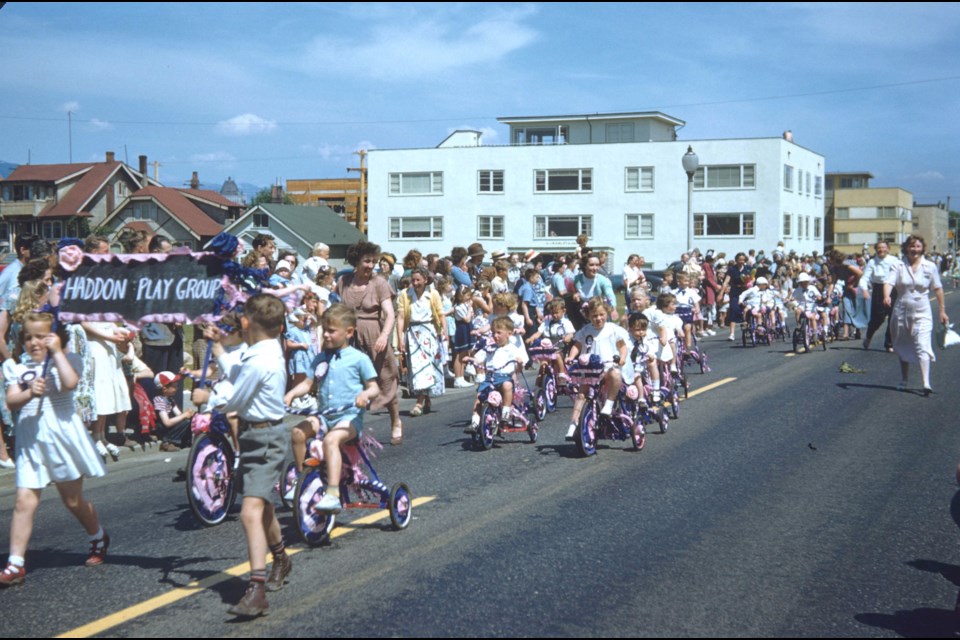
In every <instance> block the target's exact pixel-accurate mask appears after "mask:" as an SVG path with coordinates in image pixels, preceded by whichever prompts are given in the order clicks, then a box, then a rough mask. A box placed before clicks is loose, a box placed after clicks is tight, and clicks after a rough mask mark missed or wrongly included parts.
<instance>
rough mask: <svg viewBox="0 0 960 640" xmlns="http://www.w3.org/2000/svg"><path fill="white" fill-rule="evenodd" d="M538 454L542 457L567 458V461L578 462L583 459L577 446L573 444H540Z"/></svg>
mask: <svg viewBox="0 0 960 640" xmlns="http://www.w3.org/2000/svg"><path fill="white" fill-rule="evenodd" d="M537 452H538V453H539V454H540V455H542V456H557V457H558V458H566V459H567V460H577V459H579V458H582V457H583V456H581V455H580V452H579V451H577V445H575V444H574V443H572V442H567V443H564V444H538V445H537Z"/></svg>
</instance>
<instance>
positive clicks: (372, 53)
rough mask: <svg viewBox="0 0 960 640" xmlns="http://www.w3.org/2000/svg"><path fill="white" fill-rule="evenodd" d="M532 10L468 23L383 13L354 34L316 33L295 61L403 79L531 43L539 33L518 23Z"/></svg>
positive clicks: (316, 69)
mask: <svg viewBox="0 0 960 640" xmlns="http://www.w3.org/2000/svg"><path fill="white" fill-rule="evenodd" d="M533 12H534V10H532V9H527V8H520V9H515V10H509V11H497V12H495V14H494V15H492V16H490V17H487V18H484V19H480V20H479V21H477V20H476V18H475V16H474V14H473V13H472V12H471V13H468V14H467V15H466V17H467V19H469V20H472V21H473V22H471V23H470V24H468V25H464V24H460V23H455V22H454V21H453V20H452V19H451V18H450V17H448V16H447V15H444V14H439V13H438V14H435V15H427V14H426V13H424V12H419V13H418V15H416V16H411V17H409V19H407V20H394V19H392V18H391V17H390V16H384V17H383V19H382V21H381V22H380V23H379V24H378V25H376V26H375V27H374V28H373V31H372V33H369V34H360V35H358V36H356V37H354V38H345V37H339V36H320V37H317V38H316V39H314V40H313V42H312V43H311V44H310V45H309V46H308V47H307V51H306V55H305V56H304V58H303V59H302V60H301V61H300V64H301V66H302V69H303V70H304V71H305V72H307V73H314V74H316V73H325V74H328V73H331V72H339V73H342V74H347V75H357V74H359V75H363V76H373V77H376V78H379V79H381V80H394V81H406V80H410V79H415V78H423V77H430V76H435V75H436V74H440V73H444V72H446V71H451V70H454V69H459V68H463V67H468V66H474V65H478V64H485V63H494V62H496V61H498V60H500V59H501V58H503V57H505V56H506V55H507V54H509V53H511V52H513V51H516V50H517V49H520V48H522V47H525V46H527V45H529V44H530V43H532V42H534V41H535V40H536V39H537V38H538V37H539V34H538V33H537V31H535V30H534V29H532V28H530V27H528V26H526V25H524V24H522V22H523V20H524V19H525V18H527V17H528V16H529V15H531V14H532V13H533Z"/></svg>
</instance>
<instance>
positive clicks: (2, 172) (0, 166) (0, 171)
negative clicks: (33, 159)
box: [0, 160, 20, 179]
mask: <svg viewBox="0 0 960 640" xmlns="http://www.w3.org/2000/svg"><path fill="white" fill-rule="evenodd" d="M19 166H20V165H18V164H13V163H12V162H4V161H3V160H0V178H4V179H6V177H7V176H8V175H10V174H11V173H13V170H14V169H16V168H17V167H19Z"/></svg>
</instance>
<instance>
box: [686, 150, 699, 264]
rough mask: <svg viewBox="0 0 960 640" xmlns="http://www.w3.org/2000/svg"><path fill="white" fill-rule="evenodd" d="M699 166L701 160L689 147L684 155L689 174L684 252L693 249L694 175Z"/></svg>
mask: <svg viewBox="0 0 960 640" xmlns="http://www.w3.org/2000/svg"><path fill="white" fill-rule="evenodd" d="M699 166H700V158H698V157H697V154H695V153H694V152H693V147H692V146H689V145H688V146H687V152H686V153H685V154H683V170H684V171H686V172H687V246H686V247H684V249H683V250H684V251H689V250H690V249H691V248H692V247H693V174H695V173H696V172H697V168H698V167H699Z"/></svg>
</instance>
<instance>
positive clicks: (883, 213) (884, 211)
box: [877, 207, 897, 220]
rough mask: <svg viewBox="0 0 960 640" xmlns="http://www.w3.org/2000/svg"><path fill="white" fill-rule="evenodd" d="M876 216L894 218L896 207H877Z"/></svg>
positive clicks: (895, 216)
mask: <svg viewBox="0 0 960 640" xmlns="http://www.w3.org/2000/svg"><path fill="white" fill-rule="evenodd" d="M877 217H878V218H887V219H893V220H896V219H897V208H896V207H877Z"/></svg>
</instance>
